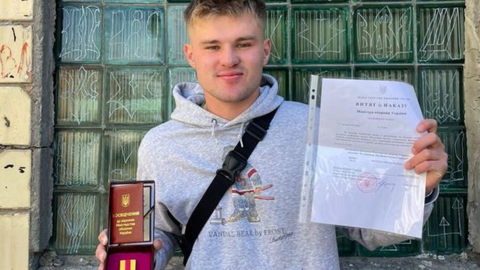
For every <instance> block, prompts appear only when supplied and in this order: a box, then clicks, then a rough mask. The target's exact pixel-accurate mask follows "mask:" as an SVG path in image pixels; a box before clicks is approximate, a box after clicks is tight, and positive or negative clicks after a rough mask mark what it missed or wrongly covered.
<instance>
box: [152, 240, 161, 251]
mask: <svg viewBox="0 0 480 270" xmlns="http://www.w3.org/2000/svg"><path fill="white" fill-rule="evenodd" d="M153 247H154V248H155V250H156V251H159V250H160V249H162V248H163V242H162V240H160V239H155V241H153Z"/></svg>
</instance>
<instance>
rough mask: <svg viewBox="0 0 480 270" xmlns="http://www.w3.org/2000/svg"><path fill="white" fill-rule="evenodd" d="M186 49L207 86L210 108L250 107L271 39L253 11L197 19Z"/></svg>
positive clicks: (192, 26)
mask: <svg viewBox="0 0 480 270" xmlns="http://www.w3.org/2000/svg"><path fill="white" fill-rule="evenodd" d="M188 33H189V38H190V44H186V45H185V46H184V52H185V55H186V57H187V60H188V62H189V63H190V65H191V66H192V67H193V68H194V69H195V70H196V73H197V79H198V82H199V83H200V85H201V86H202V88H203V89H204V94H205V99H206V102H207V107H208V108H209V109H210V108H213V106H216V107H223V108H225V106H232V105H233V106H242V105H244V106H243V107H245V109H246V107H248V106H249V105H250V104H252V103H253V102H254V101H255V99H256V98H257V97H258V91H259V85H260V80H261V74H262V68H263V66H264V65H265V64H266V63H267V62H268V57H269V55H270V44H271V43H270V40H265V39H264V38H263V29H262V28H261V27H260V23H259V21H258V19H257V18H256V17H255V16H254V15H252V14H249V13H247V14H243V15H241V16H238V17H229V16H212V17H210V18H206V19H196V20H195V21H194V23H193V24H192V25H191V26H190V27H189V29H188Z"/></svg>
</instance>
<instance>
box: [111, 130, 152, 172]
mask: <svg viewBox="0 0 480 270" xmlns="http://www.w3.org/2000/svg"><path fill="white" fill-rule="evenodd" d="M145 133H146V131H128V130H122V131H108V132H106V133H105V136H106V137H105V138H106V141H105V144H106V146H107V149H106V153H107V158H108V169H107V170H108V171H107V175H108V176H107V179H108V181H111V180H126V181H132V180H135V179H136V174H137V152H138V147H139V146H140V142H141V140H142V138H143V136H145ZM142 180H151V179H142Z"/></svg>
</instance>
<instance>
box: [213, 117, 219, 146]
mask: <svg viewBox="0 0 480 270" xmlns="http://www.w3.org/2000/svg"><path fill="white" fill-rule="evenodd" d="M216 127H217V119H215V118H213V119H212V137H213V138H214V139H215V142H216V143H217V145H218V140H217V136H215V128H216Z"/></svg>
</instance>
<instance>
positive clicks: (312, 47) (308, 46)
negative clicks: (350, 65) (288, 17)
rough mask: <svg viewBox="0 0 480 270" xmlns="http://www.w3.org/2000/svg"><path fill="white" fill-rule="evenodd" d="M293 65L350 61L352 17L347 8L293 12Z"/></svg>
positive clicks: (296, 10) (301, 9)
mask: <svg viewBox="0 0 480 270" xmlns="http://www.w3.org/2000/svg"><path fill="white" fill-rule="evenodd" d="M292 13H293V15H292V16H293V18H292V22H293V27H292V62H294V63H342V62H347V61H348V56H349V49H348V48H349V45H348V38H347V36H348V32H349V30H348V29H349V21H348V20H349V19H348V18H349V15H348V9H346V8H335V7H329V8H325V9H319V8H316V7H309V8H295V7H294V8H292Z"/></svg>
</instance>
